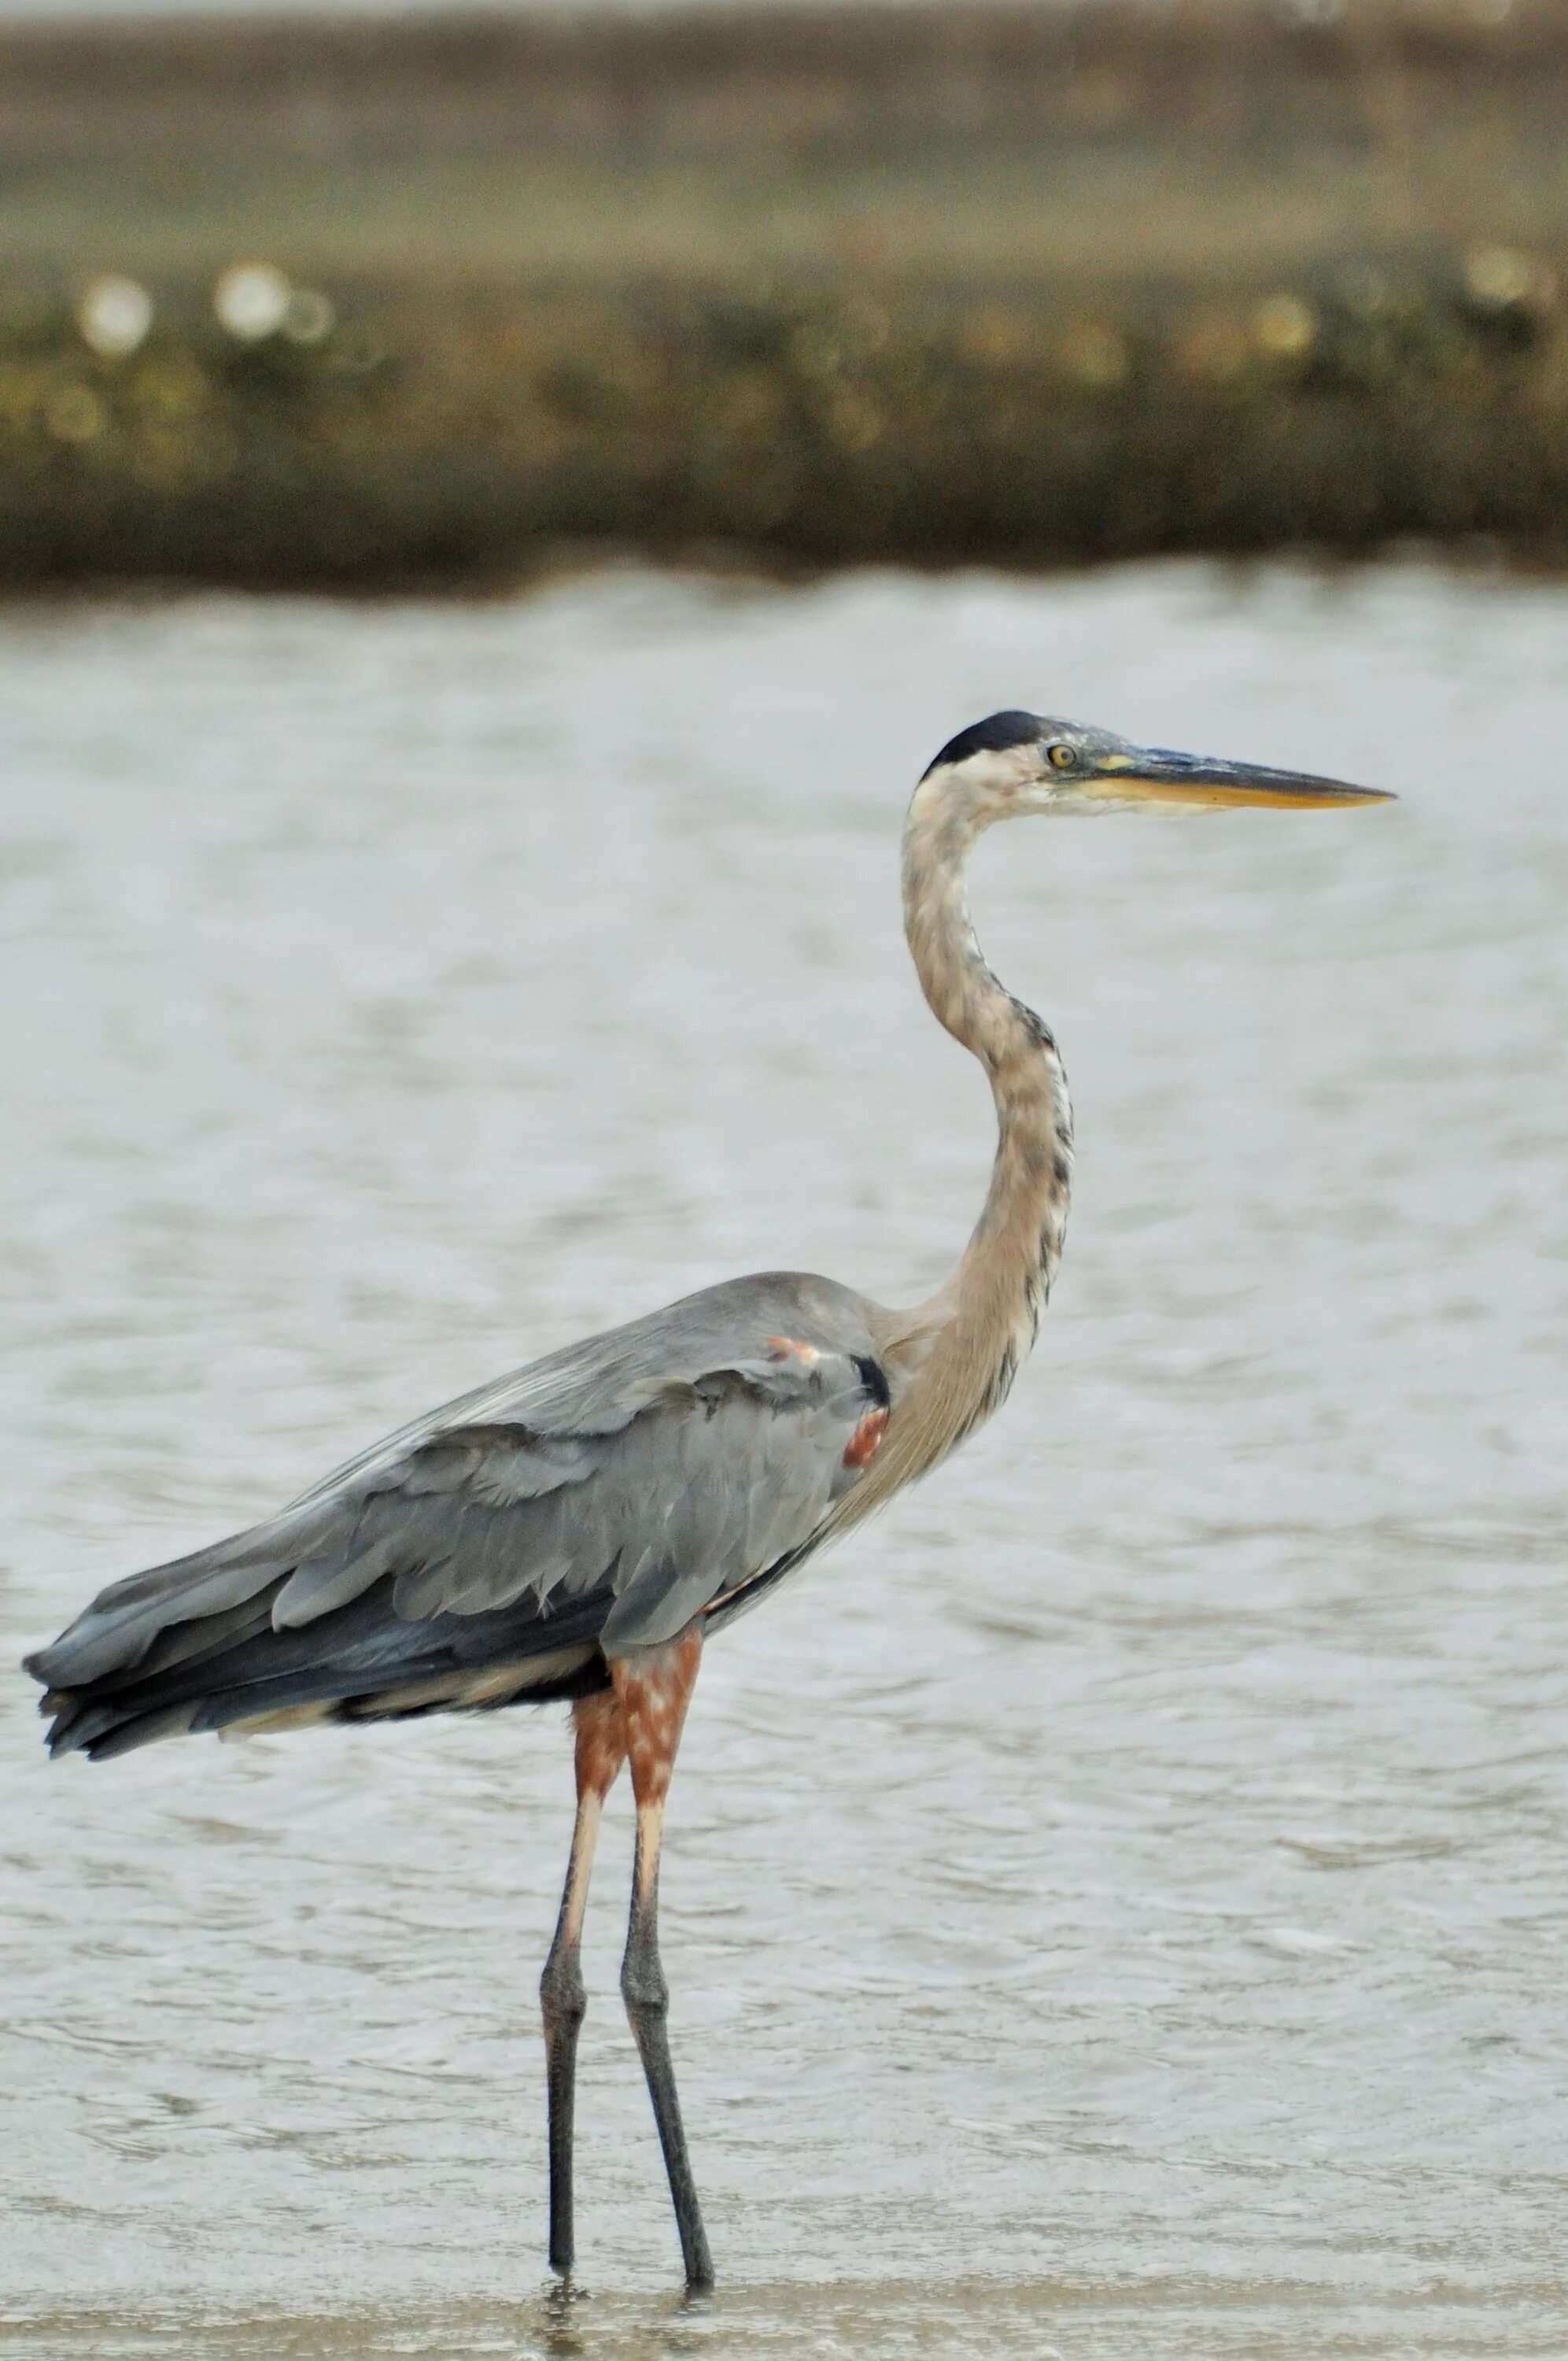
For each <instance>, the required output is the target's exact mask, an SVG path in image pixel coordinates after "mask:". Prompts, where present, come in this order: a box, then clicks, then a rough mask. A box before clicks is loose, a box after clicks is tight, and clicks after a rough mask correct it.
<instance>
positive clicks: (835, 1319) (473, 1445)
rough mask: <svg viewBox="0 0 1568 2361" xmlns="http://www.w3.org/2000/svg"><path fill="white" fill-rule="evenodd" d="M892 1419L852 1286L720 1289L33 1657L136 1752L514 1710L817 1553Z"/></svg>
mask: <svg viewBox="0 0 1568 2361" xmlns="http://www.w3.org/2000/svg"><path fill="white" fill-rule="evenodd" d="M781 1338H784V1339H787V1340H790V1343H791V1345H804V1346H806V1348H807V1349H806V1352H805V1353H801V1352H798V1351H796V1350H794V1349H789V1348H787V1347H785V1346H781V1344H780V1342H779V1340H780V1339H781ZM886 1399H887V1395H886V1388H885V1383H884V1381H883V1377H882V1373H881V1371H880V1369H879V1368H878V1367H877V1365H876V1361H875V1357H874V1354H873V1349H872V1341H871V1337H870V1334H869V1332H868V1328H867V1323H866V1308H865V1307H864V1306H863V1304H862V1303H861V1300H860V1299H859V1298H858V1297H856V1296H854V1295H852V1294H851V1293H850V1290H847V1289H843V1288H839V1287H835V1286H833V1285H832V1284H831V1282H829V1281H827V1280H823V1279H806V1278H801V1277H798V1276H795V1275H792V1274H769V1275H765V1276H763V1277H762V1278H758V1279H743V1280H734V1281H730V1282H729V1283H728V1284H727V1285H725V1286H723V1287H719V1288H713V1289H708V1290H705V1291H704V1292H703V1293H702V1294H701V1295H699V1296H695V1297H690V1298H687V1299H686V1300H685V1302H682V1303H678V1304H674V1305H672V1306H670V1307H669V1309H668V1310H667V1311H664V1312H657V1313H654V1314H652V1315H651V1316H650V1317H649V1318H648V1319H646V1320H642V1321H635V1322H632V1323H630V1324H629V1325H628V1326H627V1327H625V1328H621V1329H618V1330H614V1331H611V1332H610V1333H609V1334H607V1335H603V1336H599V1337H595V1338H590V1339H589V1340H587V1343H585V1344H583V1345H575V1346H571V1347H568V1348H567V1349H566V1350H565V1352H563V1353H559V1354H554V1355H551V1356H548V1357H547V1358H546V1359H545V1360H543V1361H540V1362H536V1363H534V1364H532V1366H531V1367H528V1368H526V1369H523V1370H521V1371H519V1372H517V1373H516V1374H515V1375H514V1376H512V1377H510V1378H504V1379H502V1380H500V1381H499V1383H498V1384H496V1385H494V1386H490V1387H487V1388H484V1389H480V1390H479V1391H478V1392H477V1393H475V1394H470V1395H468V1396H466V1397H465V1398H464V1399H463V1400H460V1401H458V1402H455V1403H452V1404H450V1405H448V1406H447V1408H446V1409H445V1410H444V1411H436V1412H433V1413H432V1414H431V1415H430V1416H428V1417H426V1418H424V1419H422V1420H421V1421H419V1422H417V1423H416V1424H415V1425H414V1426H412V1427H410V1428H406V1429H404V1430H403V1432H402V1433H400V1434H399V1435H396V1436H393V1437H391V1438H390V1439H389V1441H388V1442H387V1443H385V1444H379V1445H378V1446H376V1448H375V1449H374V1450H372V1451H370V1452H368V1453H366V1454H364V1455H362V1456H361V1457H360V1458H359V1459H357V1460H356V1461H354V1462H351V1463H350V1465H349V1466H347V1467H346V1468H344V1469H340V1470H339V1471H338V1473H337V1475H336V1476H334V1477H331V1478H329V1479H328V1480H327V1482H326V1483H325V1484H323V1485H321V1486H318V1487H317V1488H315V1489H314V1490H313V1491H312V1492H310V1493H307V1494H306V1495H305V1496H304V1497H303V1498H302V1499H301V1500H299V1501H297V1502H295V1503H294V1505H293V1506H292V1507H291V1509H288V1510H284V1511H283V1513H282V1514H281V1515H280V1516H279V1517H277V1518H275V1519H273V1520H272V1521H270V1522H269V1523H268V1524H265V1525H259V1526H257V1527H255V1528H253V1529H252V1530H251V1531H250V1532H244V1533H240V1534H237V1535H235V1536H234V1537H232V1538H231V1539H229V1540H227V1541H224V1542H220V1543H216V1544H215V1545H214V1547H213V1548H211V1549H208V1550H203V1551H199V1552H197V1553H196V1554H194V1555H193V1556H191V1557H188V1558H183V1559H181V1560H179V1561H177V1562H176V1563H175V1564H173V1565H166V1566H160V1567H155V1568H153V1569H151V1570H150V1571H149V1572H148V1573H145V1574H138V1575H134V1576H131V1577H130V1578H129V1579H128V1580H127V1581H125V1582H120V1583H115V1584H114V1585H112V1586H111V1587H110V1588H108V1589H107V1590H105V1591H104V1592H103V1593H102V1594H101V1596H100V1597H99V1598H96V1599H95V1600H94V1601H93V1604H92V1606H91V1607H89V1608H88V1609H87V1610H86V1611H85V1613H84V1614H83V1615H82V1616H81V1617H80V1618H79V1619H78V1620H77V1621H76V1622H75V1623H74V1624H72V1625H71V1629H70V1630H69V1631H66V1632H65V1633H64V1634H63V1635H62V1637H61V1638H60V1640H59V1641H57V1642H55V1643H54V1645H53V1646H52V1647H50V1648H46V1649H44V1650H42V1651H41V1652H40V1653H38V1655H37V1656H35V1657H34V1658H32V1659H31V1660H30V1662H29V1666H28V1669H29V1670H30V1671H32V1672H33V1673H34V1674H35V1675H36V1676H37V1677H38V1679H40V1680H42V1681H43V1682H45V1683H46V1684H47V1686H48V1687H49V1691H50V1693H51V1695H50V1698H49V1703H50V1704H51V1705H52V1707H53V1708H54V1709H55V1711H56V1714H57V1721H56V1729H55V1732H54V1742H55V1744H56V1745H57V1747H58V1746H66V1747H69V1746H73V1745H82V1746H87V1747H88V1748H90V1749H92V1750H93V1751H97V1752H115V1751H119V1747H120V1746H121V1745H122V1744H129V1743H137V1742H139V1741H140V1739H141V1737H144V1736H145V1737H148V1738H150V1737H154V1736H161V1735H164V1734H166V1732H168V1731H170V1730H181V1729H193V1728H216V1727H219V1726H221V1725H223V1724H225V1723H228V1722H232V1721H236V1720H241V1719H257V1718H258V1717H260V1716H263V1715H270V1714H275V1713H278V1712H280V1711H292V1710H294V1709H296V1708H301V1707H304V1706H312V1705H319V1704H322V1703H323V1701H324V1702H325V1703H329V1704H330V1703H332V1702H334V1701H343V1700H354V1699H359V1700H363V1701H364V1702H365V1704H366V1706H367V1708H368V1707H369V1706H371V1705H372V1704H373V1703H374V1702H375V1701H376V1700H383V1701H385V1704H384V1709H386V1710H415V1709H428V1708H430V1707H432V1706H438V1705H442V1704H466V1703H480V1702H482V1703H502V1702H508V1701H510V1697H512V1696H516V1695H521V1694H523V1693H525V1692H531V1691H532V1690H533V1689H535V1688H537V1687H538V1686H539V1685H540V1678H543V1671H542V1669H541V1668H543V1667H546V1666H548V1667H549V1668H550V1671H549V1678H550V1679H552V1680H555V1681H557V1682H565V1683H569V1682H570V1680H571V1679H572V1678H573V1677H575V1676H576V1673H577V1671H578V1669H579V1668H580V1667H581V1666H582V1665H583V1664H586V1663H587V1661H588V1659H590V1658H598V1657H599V1656H600V1655H601V1652H603V1651H610V1652H620V1651H621V1650H625V1649H629V1648H636V1647H644V1646H651V1645H653V1644H655V1643H657V1642H660V1641H662V1640H664V1639H668V1638H670V1637H673V1636H674V1633H675V1632H676V1631H680V1630H681V1629H683V1628H684V1626H685V1624H686V1623H687V1622H689V1621H690V1620H691V1619H692V1617H693V1616H694V1615H696V1614H698V1613H700V1612H701V1611H702V1609H704V1608H705V1607H706V1606H707V1605H708V1604H709V1603H710V1602H711V1601H712V1600H714V1599H715V1598H718V1597H719V1596H720V1595H721V1594H723V1593H724V1592H726V1591H727V1590H729V1589H732V1588H733V1587H734V1586H735V1585H736V1584H738V1583H740V1582H742V1581H744V1580H745V1579H746V1578H747V1577H748V1576H751V1575H753V1574H755V1573H756V1572H757V1571H758V1570H759V1569H760V1568H763V1567H766V1566H768V1565H772V1564H773V1563H774V1562H775V1561H777V1560H779V1559H781V1558H783V1557H784V1556H786V1555H792V1554H800V1553H802V1552H803V1551H804V1549H805V1548H806V1546H807V1545H808V1544H809V1542H810V1538H811V1536H812V1534H813V1532H815V1531H816V1529H817V1526H818V1525H820V1523H821V1522H822V1521H823V1519H824V1518H825V1516H826V1515H827V1512H828V1509H829V1508H830V1506H831V1505H832V1503H833V1501H834V1500H835V1499H838V1498H839V1496H840V1495H841V1493H842V1492H843V1491H844V1489H845V1488H847V1486H848V1485H849V1484H850V1483H852V1482H853V1481H854V1480H855V1476H856V1472H857V1470H856V1468H855V1467H854V1466H848V1465H846V1459H845V1454H846V1450H847V1448H848V1445H849V1444H850V1439H851V1437H852V1436H853V1435H854V1434H855V1432H856V1429H857V1426H858V1425H859V1424H860V1422H861V1420H862V1419H863V1418H864V1417H865V1416H866V1414H867V1412H868V1411H870V1410H871V1409H872V1408H874V1407H877V1406H880V1405H883V1404H885V1401H886ZM531 1667H532V1668H534V1670H535V1672H538V1673H539V1675H540V1678H535V1677H533V1676H532V1675H531V1669H530V1668H531ZM513 1675H515V1678H513ZM509 1682H510V1687H509V1686H508V1684H509ZM555 1693H562V1694H565V1693H569V1689H567V1688H562V1689H558V1690H557V1691H556V1692H555ZM394 1700H403V1702H401V1703H396V1702H394ZM133 1725H134V1728H133Z"/></svg>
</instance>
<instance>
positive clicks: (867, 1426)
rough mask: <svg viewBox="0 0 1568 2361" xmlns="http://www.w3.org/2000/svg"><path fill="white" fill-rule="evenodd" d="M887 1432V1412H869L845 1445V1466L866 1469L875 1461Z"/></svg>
mask: <svg viewBox="0 0 1568 2361" xmlns="http://www.w3.org/2000/svg"><path fill="white" fill-rule="evenodd" d="M886 1432H887V1412H886V1411H884V1410H869V1411H867V1412H866V1414H865V1416H864V1418H862V1419H861V1422H860V1424H859V1426H857V1427H856V1429H855V1431H854V1433H853V1434H851V1435H850V1440H849V1441H848V1443H847V1444H845V1445H844V1465H845V1466H846V1467H864V1466H866V1465H867V1464H868V1462H870V1461H871V1460H872V1459H874V1458H875V1457H876V1455H877V1452H878V1449H879V1448H880V1446H881V1444H882V1439H883V1435H884V1434H885V1433H886Z"/></svg>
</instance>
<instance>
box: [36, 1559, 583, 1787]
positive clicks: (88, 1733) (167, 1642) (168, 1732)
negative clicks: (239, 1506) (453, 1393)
mask: <svg viewBox="0 0 1568 2361" xmlns="http://www.w3.org/2000/svg"><path fill="white" fill-rule="evenodd" d="M284 1578H285V1577H283V1576H279V1577H278V1578H276V1579H275V1580H274V1581H273V1582H271V1583H270V1584H269V1586H268V1587H267V1589H266V1590H265V1591H263V1592H262V1593H260V1594H259V1595H258V1596H257V1597H255V1598H248V1599H247V1600H246V1601H245V1602H244V1603H243V1604H242V1605H240V1606H238V1607H235V1608H231V1609H227V1610H226V1611H224V1612H220V1613H219V1614H217V1615H215V1616H212V1617H203V1618H200V1619H197V1620H192V1621H191V1622H188V1623H177V1624H173V1625H170V1627H169V1628H168V1629H167V1630H166V1631H162V1632H160V1633H159V1635H158V1637H157V1638H156V1640H155V1641H153V1642H151V1643H150V1644H149V1645H148V1648H147V1649H146V1650H145V1651H144V1652H143V1653H140V1654H139V1655H138V1656H137V1660H136V1661H135V1662H134V1663H131V1664H122V1665H118V1666H115V1668H114V1669H112V1670H110V1671H107V1672H104V1673H102V1674H100V1675H98V1676H97V1677H95V1678H89V1679H87V1680H80V1679H73V1678H71V1677H69V1674H70V1673H71V1672H73V1671H74V1669H75V1662H74V1660H73V1657H72V1653H71V1651H70V1650H69V1649H68V1648H67V1647H66V1644H65V1643H64V1642H60V1643H59V1644H58V1645H57V1646H56V1647H55V1648H53V1649H46V1650H44V1651H42V1652H41V1653H40V1655H39V1656H36V1657H33V1658H30V1659H29V1661H28V1669H29V1671H33V1672H35V1673H36V1674H38V1675H42V1673H43V1671H44V1668H45V1665H46V1664H51V1663H53V1662H55V1661H58V1660H59V1659H60V1657H61V1656H62V1655H63V1656H64V1658H65V1663H66V1666H67V1671H68V1677H67V1678H66V1679H64V1680H59V1679H56V1680H54V1681H51V1683H50V1685H49V1692H48V1694H47V1696H46V1697H44V1700H43V1705H44V1709H45V1711H46V1712H49V1713H52V1715H53V1716H54V1720H53V1723H52V1725H51V1727H50V1729H49V1736H48V1744H49V1752H51V1753H52V1754H67V1753H71V1752H82V1753H85V1754H87V1755H88V1756H89V1757H90V1758H91V1759H92V1760H93V1762H104V1761H105V1760H107V1759H108V1758H109V1757H110V1756H113V1755H115V1754H123V1753H127V1752H130V1751H131V1749H132V1748H134V1747H137V1746H144V1745H148V1744H150V1743H151V1742H152V1741H154V1740H155V1739H159V1738H169V1737H174V1736H178V1735H181V1734H183V1733H184V1732H186V1731H192V1732H199V1731H203V1730H227V1729H231V1728H233V1727H235V1726H236V1725H237V1724H241V1723H246V1722H252V1721H259V1720H262V1719H268V1720H271V1721H274V1722H276V1720H277V1719H278V1718H279V1717H280V1716H283V1715H291V1716H294V1715H298V1716H300V1718H305V1716H306V1715H307V1714H308V1716H309V1718H310V1719H329V1720H362V1719H372V1718H379V1717H382V1716H395V1715H400V1714H411V1713H416V1712H429V1711H432V1710H434V1709H435V1708H438V1707H440V1708H446V1709H448V1710H452V1709H457V1710H462V1709H468V1710H473V1709H477V1708H482V1707H488V1706H496V1705H506V1704H511V1703H514V1702H520V1701H521V1700H522V1699H523V1698H525V1697H527V1698H535V1699H538V1700H539V1701H541V1702H543V1700H544V1699H545V1698H546V1697H561V1696H574V1695H580V1694H587V1692H588V1691H591V1690H592V1689H594V1688H597V1687H598V1686H602V1683H603V1680H604V1678H605V1677H606V1675H605V1673H604V1665H603V1659H602V1657H601V1656H600V1655H599V1653H598V1644H597V1642H598V1629H599V1626H600V1624H601V1623H602V1622H603V1620H604V1612H605V1600H604V1598H602V1597H598V1598H589V1599H579V1600H574V1601H572V1602H571V1603H570V1604H569V1605H568V1606H567V1607H565V1609H563V1610H562V1611H561V1612H560V1613H558V1614H554V1615H545V1614H542V1613H541V1611H540V1609H539V1607H538V1604H537V1602H535V1601H533V1600H532V1599H531V1600H528V1601H521V1600H520V1601H517V1602H514V1604H513V1605H512V1606H510V1608H502V1609H495V1610H493V1611H492V1612H490V1613H488V1614H481V1615H434V1616H429V1617H425V1618H423V1619H422V1620H417V1621H413V1620H403V1619H402V1618H400V1616H399V1615H398V1614H397V1613H396V1610H395V1608H394V1604H393V1597H392V1591H393V1583H392V1579H391V1577H390V1576H389V1577H386V1578H384V1579H383V1580H382V1581H381V1582H379V1583H378V1584H376V1585H375V1586H374V1587H373V1588H372V1589H371V1590H369V1591H367V1593H365V1594H364V1595H363V1596H362V1597H361V1598H356V1599H355V1600H354V1601H353V1602H352V1603H351V1604H350V1605H348V1606H346V1607H342V1608H338V1609H335V1610H334V1612H333V1613H331V1614H329V1615H325V1616H323V1617H322V1618H321V1619H320V1620H318V1621H316V1622H314V1623H312V1624H309V1625H306V1626H305V1627H303V1628H302V1629H287V1628H286V1629H284V1630H281V1631H279V1630H276V1629H275V1628H274V1626H273V1623H272V1620H271V1616H272V1604H273V1600H274V1599H275V1598H276V1597H277V1594H278V1592H279V1590H280V1588H281V1587H282V1582H283V1579H284ZM89 1661H92V1658H91V1656H90V1657H89Z"/></svg>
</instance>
